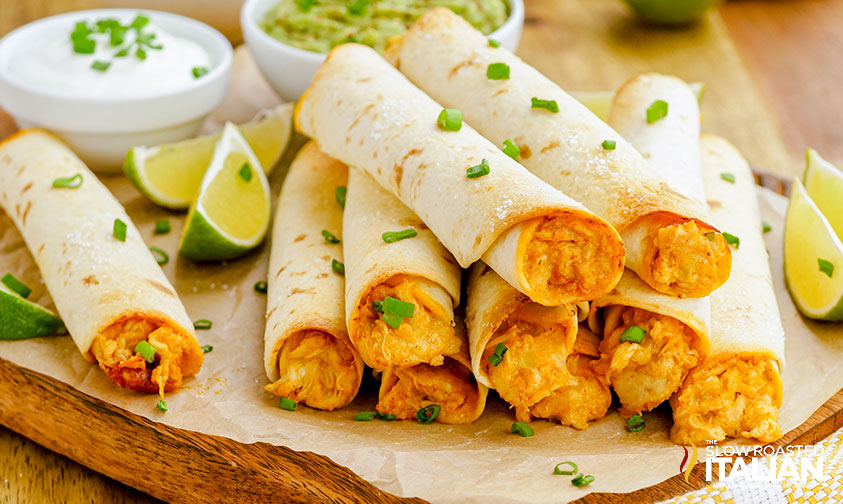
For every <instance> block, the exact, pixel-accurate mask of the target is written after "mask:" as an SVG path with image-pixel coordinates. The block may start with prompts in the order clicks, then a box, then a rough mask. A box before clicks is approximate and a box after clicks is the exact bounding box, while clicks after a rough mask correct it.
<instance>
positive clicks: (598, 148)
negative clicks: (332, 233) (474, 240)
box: [325, 8, 729, 304]
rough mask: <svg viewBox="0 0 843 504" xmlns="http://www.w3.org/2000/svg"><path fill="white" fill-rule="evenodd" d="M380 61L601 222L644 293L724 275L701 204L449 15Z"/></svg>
mask: <svg viewBox="0 0 843 504" xmlns="http://www.w3.org/2000/svg"><path fill="white" fill-rule="evenodd" d="M386 57H387V59H388V60H389V61H391V62H392V63H393V64H394V65H395V66H396V67H397V68H398V69H399V70H400V71H401V72H403V73H404V74H405V75H407V77H408V78H409V79H410V80H411V81H412V82H413V83H414V84H416V85H417V86H419V87H420V88H421V89H422V90H424V91H426V92H427V93H428V94H430V96H431V97H432V98H433V99H435V100H437V101H438V102H439V103H441V104H442V105H443V106H445V107H453V108H455V109H459V110H460V111H461V113H462V116H463V117H464V118H465V119H466V121H468V123H470V124H471V125H473V126H474V127H476V128H477V129H478V131H480V133H482V134H483V135H484V136H486V137H487V138H489V139H490V140H492V141H493V142H494V143H495V144H496V145H503V144H504V142H509V143H511V144H514V145H516V146H517V147H518V149H517V157H516V159H517V160H518V161H519V162H521V163H522V164H523V165H524V166H525V167H526V168H527V169H529V170H530V171H532V172H533V173H534V174H535V175H537V176H538V177H539V178H541V179H543V180H544V181H546V182H547V183H549V184H550V185H551V186H553V187H555V188H557V189H559V190H560V191H564V192H565V194H567V195H568V196H570V197H572V198H574V199H575V200H577V201H579V202H581V203H583V204H584V205H585V206H586V207H587V208H589V209H590V210H591V211H593V212H595V213H596V214H597V215H599V216H601V217H603V218H604V219H606V220H607V221H608V222H610V223H611V224H612V225H613V226H614V227H615V228H616V229H617V230H618V231H619V232H620V234H621V236H622V237H623V240H624V243H625V245H626V266H627V267H628V268H630V269H632V270H633V271H635V272H636V273H637V274H638V275H639V276H641V278H643V279H644V280H645V281H646V282H647V283H648V284H649V285H650V286H652V287H653V288H654V289H656V290H658V291H660V292H664V293H667V294H670V295H674V296H688V297H701V296H705V295H708V294H709V293H711V291H713V290H714V289H716V288H717V287H718V286H719V285H721V284H722V283H723V282H724V281H725V279H726V277H728V272H729V268H728V264H729V262H728V261H729V250H728V248H726V247H723V246H722V244H720V242H719V239H718V238H716V237H715V239H714V240H711V239H709V238H708V237H707V236H708V234H709V233H710V232H712V231H716V229H714V227H713V226H712V225H711V224H710V223H709V222H708V221H707V219H706V211H707V210H706V208H705V205H704V204H703V203H701V202H699V201H696V200H694V199H692V198H688V197H686V196H684V195H682V194H681V193H680V192H678V191H677V190H676V189H675V188H673V187H672V186H671V185H670V184H668V183H667V182H666V181H665V180H664V178H662V177H660V176H659V174H658V173H657V172H656V171H655V170H654V169H653V168H652V167H651V166H649V164H648V163H647V161H646V160H645V159H644V157H643V156H642V155H641V154H639V153H638V152H637V151H636V150H635V148H633V146H632V145H631V144H630V143H629V142H627V141H626V140H624V138H623V137H622V136H621V135H620V134H618V132H616V131H614V130H613V129H612V128H611V127H610V126H608V125H607V124H605V123H604V122H603V121H601V120H600V119H599V118H598V117H597V116H595V115H594V114H593V113H592V112H590V111H589V110H588V109H587V108H586V107H585V106H584V105H582V104H581V103H579V102H578V101H577V100H576V99H574V98H573V97H571V96H569V95H568V94H567V93H566V92H565V91H563V90H562V89H560V88H559V86H557V85H556V84H554V83H553V82H552V81H550V80H549V79H548V78H546V77H545V76H544V75H542V74H541V73H539V72H538V71H537V70H536V69H534V68H533V67H531V66H529V65H527V64H526V63H524V62H523V61H522V60H521V59H519V58H518V57H517V56H515V55H514V54H512V53H511V52H509V51H507V50H506V49H504V48H501V47H493V46H492V45H490V44H489V42H488V39H487V37H486V36H485V35H483V34H482V33H480V32H479V31H477V30H475V29H474V28H473V27H472V26H471V25H469V24H468V23H466V22H465V21H464V20H463V19H462V18H460V17H459V16H457V15H455V14H454V13H452V12H451V11H449V10H448V9H441V8H439V9H433V10H431V11H429V12H428V13H426V14H425V15H423V16H422V17H420V18H419V19H418V21H417V22H416V23H415V24H414V25H413V26H412V27H411V28H410V30H409V31H408V32H407V33H405V34H404V35H402V36H400V37H395V38H394V39H393V40H392V41H391V43H390V45H389V46H388V47H387V50H386ZM325 101H326V102H327V101H328V100H325ZM329 106H330V105H326V107H329ZM650 106H651V104H649V103H648V104H646V105H645V106H644V107H643V108H642V109H641V110H638V111H637V112H636V113H637V114H638V115H639V116H640V117H641V118H642V120H644V121H646V120H647V118H648V115H649V116H650V118H651V119H653V120H654V121H655V118H656V117H657V116H658V115H659V113H660V111H661V107H659V106H656V107H655V108H654V109H653V112H650V113H648V112H647V110H648V108H650ZM669 114H670V113H669V112H668V115H669ZM352 143H353V142H352ZM513 153H515V152H513ZM580 260H581V259H580ZM493 266H494V265H493ZM496 271H497V269H496ZM499 273H500V272H499ZM501 276H504V278H506V276H505V275H503V274H502V275H501ZM507 280H508V279H507ZM525 292H526V291H525ZM527 294H530V293H529V292H527ZM533 299H536V298H533ZM536 300H537V301H539V300H538V299H536ZM558 304H561V303H558Z"/></svg>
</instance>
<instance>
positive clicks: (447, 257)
mask: <svg viewBox="0 0 843 504" xmlns="http://www.w3.org/2000/svg"><path fill="white" fill-rule="evenodd" d="M442 258H443V259H445V260H446V261H448V264H453V265H454V266H457V260H456V259H454V256H452V255H451V254H448V253H447V252H446V253H443V254H442Z"/></svg>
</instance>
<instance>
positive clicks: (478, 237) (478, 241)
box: [474, 235, 483, 247]
mask: <svg viewBox="0 0 843 504" xmlns="http://www.w3.org/2000/svg"><path fill="white" fill-rule="evenodd" d="M482 239H483V235H477V238H475V239H474V246H475V247H476V246H478V245H480V240H482Z"/></svg>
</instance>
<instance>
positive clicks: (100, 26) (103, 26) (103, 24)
mask: <svg viewBox="0 0 843 504" xmlns="http://www.w3.org/2000/svg"><path fill="white" fill-rule="evenodd" d="M96 24H97V33H105V32H107V31H108V30H110V29H111V27H112V26H114V25H119V24H120V22H119V21H117V20H116V19H114V18H106V19H99V20H97V23H96Z"/></svg>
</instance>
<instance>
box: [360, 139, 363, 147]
mask: <svg viewBox="0 0 843 504" xmlns="http://www.w3.org/2000/svg"><path fill="white" fill-rule="evenodd" d="M360 147H363V139H362V138H361V139H360Z"/></svg>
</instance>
